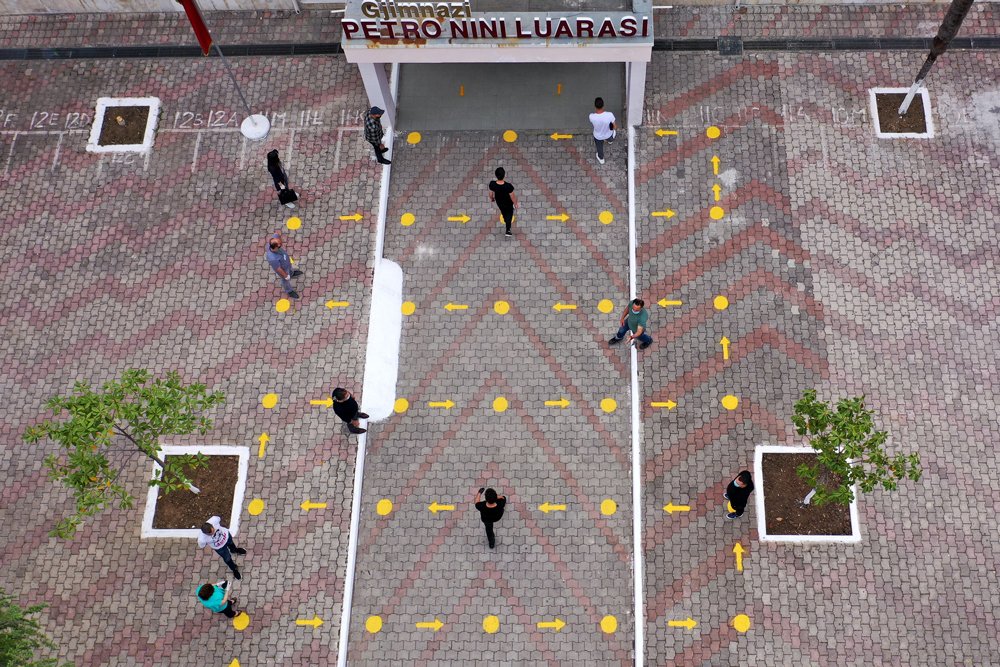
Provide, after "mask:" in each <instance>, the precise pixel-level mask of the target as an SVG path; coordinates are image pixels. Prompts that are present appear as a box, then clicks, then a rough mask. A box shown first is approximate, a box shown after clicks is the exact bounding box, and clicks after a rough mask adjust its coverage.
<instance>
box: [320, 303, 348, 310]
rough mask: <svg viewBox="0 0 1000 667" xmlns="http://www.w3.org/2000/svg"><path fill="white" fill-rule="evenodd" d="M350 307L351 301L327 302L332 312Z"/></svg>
mask: <svg viewBox="0 0 1000 667" xmlns="http://www.w3.org/2000/svg"><path fill="white" fill-rule="evenodd" d="M349 305H351V302H350V301H327V302H326V307H327V308H329V309H330V310H333V309H334V308H347V307H348V306H349Z"/></svg>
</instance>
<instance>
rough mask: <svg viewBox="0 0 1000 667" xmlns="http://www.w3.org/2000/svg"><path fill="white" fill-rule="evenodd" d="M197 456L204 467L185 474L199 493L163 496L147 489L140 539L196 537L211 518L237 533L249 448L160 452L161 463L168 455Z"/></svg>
mask: <svg viewBox="0 0 1000 667" xmlns="http://www.w3.org/2000/svg"><path fill="white" fill-rule="evenodd" d="M197 453H201V454H204V455H206V456H207V457H208V465H207V466H205V467H201V468H189V469H187V470H186V473H187V474H188V475H189V477H190V479H191V481H192V482H193V483H194V485H195V487H197V488H198V490H199V493H194V492H192V491H190V490H187V489H181V490H176V491H171V492H169V493H165V492H164V491H163V489H160V488H158V487H150V489H149V493H148V495H147V497H146V511H145V512H144V514H143V518H142V536H143V537H174V538H176V537H197V536H198V534H199V533H200V532H201V525H202V524H203V523H205V520H206V519H208V518H209V517H211V516H219V517H221V518H222V523H223V524H224V525H228V527H229V529H230V530H231V531H232V532H233V533H236V532H237V531H238V530H239V520H240V508H241V507H242V506H243V496H244V492H245V489H246V477H247V464H248V461H249V458H250V450H249V448H247V447H223V446H212V447H209V446H205V447H197V446H194V447H179V446H174V445H166V446H164V447H163V449H162V456H163V458H164V460H166V459H168V458H169V457H170V456H171V454H174V455H178V454H197ZM158 472H159V466H156V465H154V466H153V474H154V475H156V474H158Z"/></svg>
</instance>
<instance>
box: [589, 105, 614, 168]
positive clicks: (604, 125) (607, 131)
mask: <svg viewBox="0 0 1000 667" xmlns="http://www.w3.org/2000/svg"><path fill="white" fill-rule="evenodd" d="M590 124H591V125H593V126H594V146H596V147H597V161H598V162H600V163H601V164H604V142H605V141H606V142H608V143H609V144H610V143H611V142H612V141H614V140H615V137H616V136H618V131H617V130H616V129H615V115H614V114H613V113H611V112H610V111H605V110H604V99H603V98H601V97H598V98H597V99H595V100H594V113H592V114H590Z"/></svg>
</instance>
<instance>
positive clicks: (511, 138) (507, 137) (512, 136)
mask: <svg viewBox="0 0 1000 667" xmlns="http://www.w3.org/2000/svg"><path fill="white" fill-rule="evenodd" d="M503 140H504V141H506V142H507V143H508V144H510V143H513V142H515V141H517V132H515V131H514V130H507V131H506V132H504V133H503Z"/></svg>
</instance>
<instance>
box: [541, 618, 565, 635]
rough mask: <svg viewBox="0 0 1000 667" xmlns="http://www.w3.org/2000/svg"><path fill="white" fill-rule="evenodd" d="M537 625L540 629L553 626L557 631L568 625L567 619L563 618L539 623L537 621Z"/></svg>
mask: <svg viewBox="0 0 1000 667" xmlns="http://www.w3.org/2000/svg"><path fill="white" fill-rule="evenodd" d="M535 627H537V628H539V629H540V630H546V629H549V628H551V629H553V630H555V631H556V632H559V631H560V630H562V629H563V628H565V627H566V621H564V620H562V619H561V618H556V620H554V621H539V622H538V623H535Z"/></svg>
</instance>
